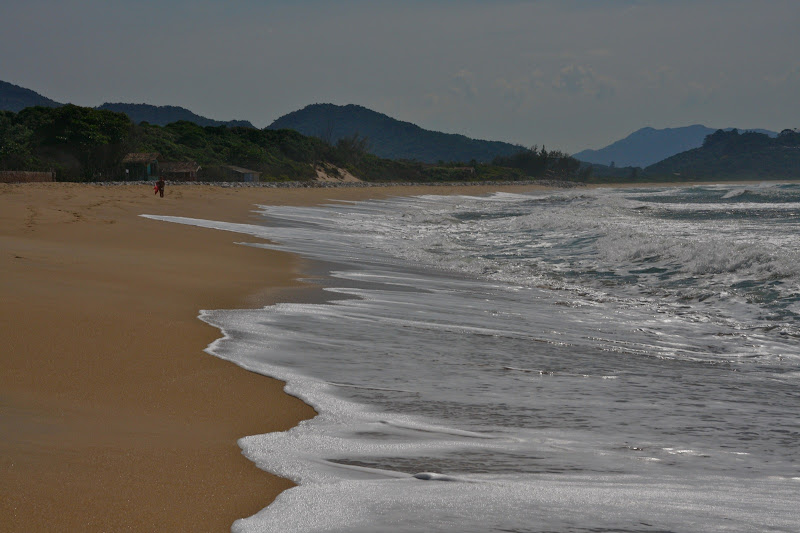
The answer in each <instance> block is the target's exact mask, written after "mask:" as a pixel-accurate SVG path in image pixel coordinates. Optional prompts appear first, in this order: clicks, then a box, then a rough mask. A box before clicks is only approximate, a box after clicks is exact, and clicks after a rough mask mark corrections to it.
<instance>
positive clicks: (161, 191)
mask: <svg viewBox="0 0 800 533" xmlns="http://www.w3.org/2000/svg"><path fill="white" fill-rule="evenodd" d="M155 192H157V193H159V194H160V195H161V198H164V178H158V181H157V182H156V190H155ZM155 192H154V193H153V194H155Z"/></svg>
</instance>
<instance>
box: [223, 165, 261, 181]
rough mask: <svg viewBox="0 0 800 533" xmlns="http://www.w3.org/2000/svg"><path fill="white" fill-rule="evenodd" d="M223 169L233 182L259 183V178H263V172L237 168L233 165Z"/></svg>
mask: <svg viewBox="0 0 800 533" xmlns="http://www.w3.org/2000/svg"><path fill="white" fill-rule="evenodd" d="M223 168H224V169H225V171H226V173H227V174H228V176H230V179H231V180H232V181H258V180H259V178H261V172H258V171H256V170H250V169H248V168H242V167H236V166H233V165H226V166H224V167H223Z"/></svg>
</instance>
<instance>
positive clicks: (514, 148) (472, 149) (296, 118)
mask: <svg viewBox="0 0 800 533" xmlns="http://www.w3.org/2000/svg"><path fill="white" fill-rule="evenodd" d="M269 129H293V130H296V131H299V132H300V133H302V134H303V135H309V136H312V137H318V138H320V139H322V140H323V141H326V142H328V143H330V144H336V143H337V142H338V141H339V140H340V139H345V138H355V137H356V136H358V137H359V138H362V139H364V138H365V139H366V141H367V150H368V151H369V152H370V153H372V154H374V155H376V156H378V157H382V158H386V159H396V160H397V159H401V160H409V161H420V162H423V163H436V162H438V161H464V162H467V161H471V160H475V161H477V162H481V163H486V162H489V161H492V160H493V159H494V158H496V157H504V156H511V155H513V154H515V153H519V152H520V151H523V150H524V148H523V147H521V146H518V145H514V144H509V143H504V142H500V141H481V140H475V139H470V138H468V137H465V136H464V135H456V134H451V133H441V132H436V131H430V130H425V129H422V128H420V127H419V126H417V125H415V124H412V123H410V122H403V121H400V120H397V119H394V118H391V117H389V116H387V115H384V114H382V113H378V112H376V111H372V110H370V109H367V108H365V107H362V106H358V105H353V104H350V105H345V106H339V105H334V104H313V105H309V106H306V107H304V108H303V109H301V110H299V111H294V112H292V113H289V114H288V115H284V116H282V117H281V118H279V119H278V120H276V121H275V122H273V123H272V124H271V125H270V126H269Z"/></svg>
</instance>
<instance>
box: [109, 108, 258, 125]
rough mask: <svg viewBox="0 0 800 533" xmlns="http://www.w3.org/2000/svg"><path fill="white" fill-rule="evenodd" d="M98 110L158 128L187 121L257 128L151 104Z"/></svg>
mask: <svg viewBox="0 0 800 533" xmlns="http://www.w3.org/2000/svg"><path fill="white" fill-rule="evenodd" d="M96 109H103V110H107V111H116V112H117V113H125V114H126V115H128V116H129V117H130V119H131V120H132V121H133V122H135V123H137V124H139V123H141V122H147V123H149V124H156V125H158V126H166V125H167V124H171V123H173V122H178V121H181V120H185V121H187V122H193V123H195V124H197V125H198V126H228V127H231V128H235V127H242V128H255V126H253V124H251V123H250V121H248V120H227V121H225V120H214V119H211V118H206V117H203V116H200V115H197V114H195V113H193V112H191V111H189V110H188V109H186V108H183V107H178V106H172V105H164V106H156V105H150V104H125V103H109V102H106V103H104V104H103V105H101V106H98V107H97V108H96Z"/></svg>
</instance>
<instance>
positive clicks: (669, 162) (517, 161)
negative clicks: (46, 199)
mask: <svg viewBox="0 0 800 533" xmlns="http://www.w3.org/2000/svg"><path fill="white" fill-rule="evenodd" d="M5 85H6V86H7V87H6V86H0V97H2V98H0V104H2V103H3V102H4V103H5V104H3V105H6V104H7V106H6V109H8V108H12V107H13V108H14V109H16V107H19V106H20V105H23V104H24V103H25V102H28V101H36V102H40V103H41V105H34V106H28V107H24V108H22V109H19V110H18V111H13V110H5V111H0V171H39V172H53V173H54V175H55V179H56V180H58V181H120V180H124V179H126V178H127V177H128V175H127V174H126V173H125V167H124V165H123V158H124V157H125V156H126V154H130V153H137V152H139V153H144V152H146V153H157V154H159V156H160V161H162V162H186V163H189V162H191V163H192V164H193V165H197V166H199V167H200V170H199V172H198V173H197V179H198V180H201V181H227V180H230V179H231V175H230V173H229V172H227V171H226V168H228V167H230V166H235V167H241V168H242V169H248V170H250V171H252V172H253V174H254V175H255V174H257V175H259V176H260V180H262V181H299V182H303V181H308V182H310V181H313V180H316V179H317V178H318V170H319V169H324V170H325V172H326V173H327V174H328V176H332V177H333V178H336V177H344V176H345V175H352V176H355V177H356V178H358V179H360V180H363V181H369V182H389V181H393V182H416V183H425V182H486V181H523V180H530V179H552V180H561V181H574V182H586V183H610V182H628V183H637V182H646V181H673V182H674V181H678V182H680V181H709V180H745V179H782V180H796V179H800V132H798V131H797V130H796V129H786V130H783V131H782V132H781V133H779V134H774V133H772V132H760V131H745V132H740V131H739V130H736V129H731V130H717V131H715V132H713V133H712V134H710V135H707V136H706V137H705V139H704V141H703V142H702V145H701V146H699V147H697V148H693V149H689V150H686V151H683V152H681V153H678V154H676V155H673V156H671V157H667V158H666V159H663V160H662V161H659V162H658V163H655V164H652V165H649V166H647V167H644V168H642V167H640V166H624V165H617V164H615V162H614V161H611V162H610V163H609V164H607V165H606V164H597V163H587V162H583V161H579V160H578V158H575V157H574V156H570V155H568V154H566V153H564V152H562V151H560V150H549V151H548V150H546V149H545V148H544V146H542V147H541V148H539V147H538V146H533V147H532V148H529V149H526V148H523V147H521V146H518V145H511V144H508V143H495V142H491V141H476V140H473V139H469V138H467V137H464V136H461V135H451V134H444V133H440V132H430V131H427V130H423V129H421V128H419V127H418V126H415V125H413V124H410V123H405V122H401V121H398V120H395V119H392V118H390V117H387V116H385V115H382V114H380V113H375V112H374V111H370V110H368V109H366V108H363V107H360V106H352V105H351V106H334V105H332V104H315V105H314V106H308V107H307V108H304V109H303V110H301V112H296V113H293V114H289V115H287V116H286V117H282V118H281V119H279V120H278V121H276V122H275V123H273V124H272V125H271V126H269V127H267V128H264V129H258V128H255V127H252V126H249V123H248V122H246V121H231V122H225V123H223V122H219V121H210V122H203V124H198V123H197V122H196V121H195V120H194V119H198V120H199V119H202V118H203V117H199V116H197V115H194V114H193V113H191V112H189V111H188V110H184V109H183V108H177V107H171V106H166V107H161V108H158V107H156V106H145V105H132V104H115V105H114V106H122V107H121V108H119V107H114V109H121V111H115V110H113V109H112V107H113V106H111V105H106V106H101V107H108V108H107V109H104V108H89V107H79V106H75V105H71V104H66V105H63V104H59V103H57V102H54V101H52V100H49V99H46V98H44V97H41V96H40V95H37V94H36V93H33V92H32V91H27V90H26V89H22V88H20V87H16V86H13V85H10V84H5ZM26 91H27V92H26ZM12 104H13V105H12ZM0 107H2V106H0ZM123 111H125V112H123ZM134 111H136V112H141V113H144V114H145V115H143V116H149V115H147V114H148V113H150V114H151V115H152V116H153V118H155V119H158V120H161V121H164V120H167V119H168V118H169V117H172V116H187V117H188V118H191V119H193V120H177V121H173V122H170V123H168V124H165V125H159V124H155V123H151V122H148V121H136V120H133V119H132V118H131V113H134ZM184 111H185V113H183V112H184ZM165 113H166V114H165ZM175 113H178V114H177V115H175ZM187 113H188V114H187ZM134 114H135V113H134ZM208 120H210V119H208ZM201 122H202V121H201ZM239 124H241V125H239ZM281 125H286V126H287V127H277V126H281ZM292 125H293V126H296V127H289V126H292ZM695 129H696V128H695ZM675 131H677V129H676V130H675ZM675 131H670V132H667V133H675ZM304 132H309V133H304ZM692 132H694V130H692ZM370 133H371V134H372V135H374V136H371V135H369V134H370ZM645 133H647V135H645ZM680 133H681V134H683V133H686V132H683V131H682V132H680ZM656 134H659V135H661V134H665V133H664V132H659V131H655V130H653V132H644V133H641V134H640V135H638V136H635V137H636V139H639V140H640V141H641V140H642V139H644V138H645V137H647V138H650V137H652V136H653V135H656ZM662 136H663V135H662ZM632 137H634V136H632ZM659 138H660V137H659ZM642 142H643V141H642ZM628 144H630V143H628ZM401 147H402V149H401ZM381 153H384V154H386V153H389V154H394V155H392V156H386V155H383V156H382V155H381ZM401 154H406V155H405V156H403V155H401ZM433 158H435V159H433Z"/></svg>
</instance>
